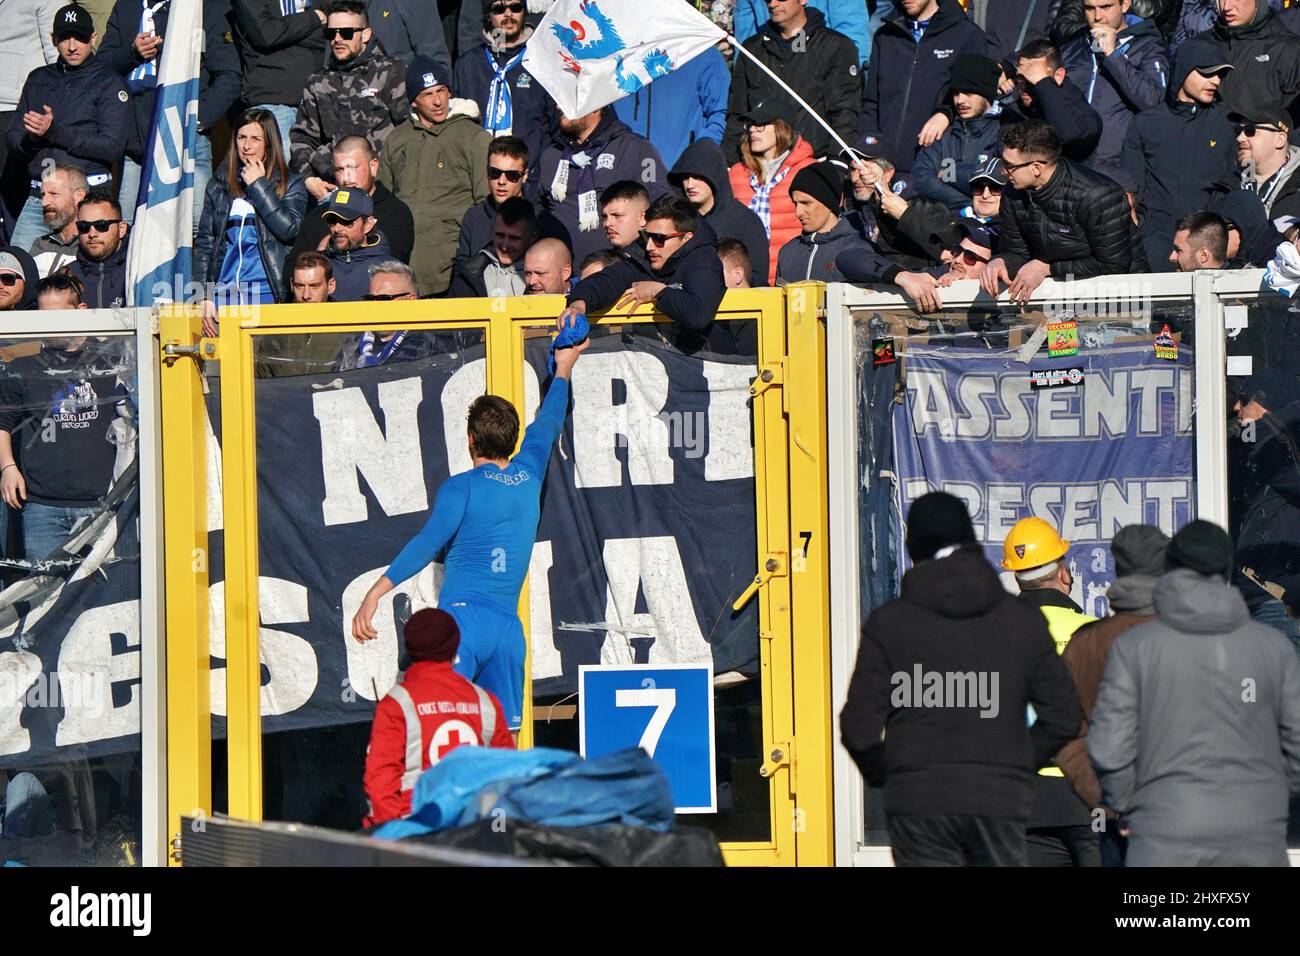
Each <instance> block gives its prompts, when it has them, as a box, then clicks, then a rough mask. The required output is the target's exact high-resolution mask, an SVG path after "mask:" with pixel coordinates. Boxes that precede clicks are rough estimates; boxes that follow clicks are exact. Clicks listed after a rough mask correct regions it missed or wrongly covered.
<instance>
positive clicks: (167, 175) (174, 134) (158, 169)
mask: <svg viewBox="0 0 1300 956" xmlns="http://www.w3.org/2000/svg"><path fill="white" fill-rule="evenodd" d="M185 112H186V114H187V118H189V119H190V121H191V122H192V123H194V124H197V123H198V116H199V101H198V100H190V102H189V104H188V106H187V107H186V109H185ZM163 124H164V125H163V127H162V129H160V130H159V132H160V133H162V135H160V136H158V137H157V138H155V139H154V143H153V162H154V175H155V176H157V177H158V180H159V182H161V183H163V185H166V186H175V185H176V184H177V183H179V182H180V181H181V176H182V175H183V174H184V173H190V174H193V172H194V157H193V156H191V155H190V151H189V150H188V149H187V150H184V151H183V153H182V146H183V145H184V143H185V134H184V130H183V128H182V125H183V124H182V123H181V114H180V111H179V110H178V109H176V107H175V106H168V107H166V108H165V109H164V110H163ZM168 145H171V147H172V149H173V150H175V151H176V152H177V154H178V156H177V158H178V159H179V160H180V165H179V166H178V165H176V164H175V163H173V162H172V160H171V156H170V155H169V154H168V150H167V147H168ZM200 201H202V199H201V197H200Z"/></svg>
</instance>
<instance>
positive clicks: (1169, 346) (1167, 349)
mask: <svg viewBox="0 0 1300 956" xmlns="http://www.w3.org/2000/svg"><path fill="white" fill-rule="evenodd" d="M1155 345H1156V358H1158V359H1166V360H1168V361H1170V362H1176V361H1178V343H1177V342H1175V341H1174V335H1173V333H1172V332H1170V331H1169V326H1167V325H1166V326H1165V327H1164V328H1162V329H1161V330H1160V334H1159V335H1157V336H1156V343H1155Z"/></svg>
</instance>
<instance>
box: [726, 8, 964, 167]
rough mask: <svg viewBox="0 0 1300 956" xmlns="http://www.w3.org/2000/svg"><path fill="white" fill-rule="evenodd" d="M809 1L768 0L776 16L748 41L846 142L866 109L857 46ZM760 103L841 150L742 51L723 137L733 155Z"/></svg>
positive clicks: (825, 146) (824, 147) (816, 145)
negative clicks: (749, 115)
mask: <svg viewBox="0 0 1300 956" xmlns="http://www.w3.org/2000/svg"><path fill="white" fill-rule="evenodd" d="M949 2H951V0H949ZM806 3H807V0H768V11H769V13H770V14H771V19H770V20H768V21H767V23H765V24H764V25H763V28H762V29H761V30H759V31H758V33H756V34H754V35H753V36H752V37H750V38H749V39H748V40H746V41H745V49H746V50H748V51H749V52H750V53H752V54H753V55H754V56H756V57H757V58H758V59H759V60H761V61H762V62H763V63H765V64H766V65H767V66H768V67H769V68H770V69H771V70H772V72H773V73H776V74H777V75H778V76H780V77H781V79H783V80H785V82H786V83H787V84H789V86H790V89H792V90H794V91H795V92H796V93H798V94H799V95H800V96H801V97H803V99H804V101H805V102H807V103H808V105H809V106H811V107H812V108H813V110H814V111H815V112H816V113H818V114H819V115H820V116H822V117H824V118H825V119H826V122H828V123H830V125H831V128H832V129H834V130H835V131H836V132H837V133H839V134H840V136H841V137H842V138H843V139H844V141H845V142H852V141H853V135H854V132H855V130H856V129H857V126H858V113H859V111H860V110H861V109H862V75H861V74H860V73H859V72H858V48H857V47H856V46H855V45H854V43H853V41H852V40H850V39H849V38H848V37H846V36H844V34H842V33H836V32H835V31H834V30H832V29H830V28H829V27H828V26H826V18H825V17H823V16H822V12H821V11H820V10H814V9H807V8H806V7H805V6H804V4H806ZM872 72H873V73H874V72H875V71H874V70H873V71H872ZM759 103H766V104H768V105H773V104H775V106H776V108H777V110H778V111H779V113H780V115H781V116H782V117H784V118H785V119H786V121H787V122H788V123H789V124H790V125H791V127H793V129H794V131H795V132H796V133H798V134H799V135H800V136H801V137H803V138H804V139H806V140H807V141H808V143H809V145H811V146H812V148H813V151H814V152H815V153H816V154H817V155H819V156H822V155H826V154H828V153H829V154H831V155H838V154H839V151H840V150H839V147H838V146H835V145H834V143H833V141H832V140H831V138H830V136H828V135H827V134H826V130H824V129H822V127H821V125H820V124H819V123H817V122H816V121H815V120H814V119H813V118H812V117H811V116H809V115H808V111H807V110H805V109H803V108H802V107H800V106H799V105H798V104H797V103H795V101H794V100H792V99H791V98H790V96H789V94H788V93H786V92H785V90H783V89H782V88H781V87H779V86H777V85H776V84H775V83H773V82H772V80H771V78H770V77H768V75H767V74H766V73H764V72H763V71H762V70H760V69H759V68H758V67H756V66H755V65H754V64H753V63H751V62H750V61H749V59H748V58H747V57H741V56H738V57H736V62H735V67H734V68H733V70H732V74H731V96H730V99H729V100H728V101H727V129H726V132H725V133H723V137H722V146H723V149H724V150H725V152H726V154H727V156H729V157H731V159H732V160H738V159H739V158H740V140H741V137H742V136H744V133H745V124H744V123H743V122H742V120H741V117H743V116H744V115H745V114H746V113H748V112H749V111H750V109H752V108H753V107H755V106H757V105H758V104H759Z"/></svg>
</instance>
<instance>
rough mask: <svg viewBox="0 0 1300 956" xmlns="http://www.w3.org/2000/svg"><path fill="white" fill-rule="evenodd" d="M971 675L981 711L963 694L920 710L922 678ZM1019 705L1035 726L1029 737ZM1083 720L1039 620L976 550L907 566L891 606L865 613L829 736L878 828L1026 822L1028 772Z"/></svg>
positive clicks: (946, 680)
mask: <svg viewBox="0 0 1300 956" xmlns="http://www.w3.org/2000/svg"><path fill="white" fill-rule="evenodd" d="M972 672H973V673H974V674H975V675H981V674H982V675H985V676H986V677H987V678H988V681H987V683H986V685H985V687H984V690H985V697H984V700H983V701H982V702H981V701H978V700H976V701H972V700H971V699H970V698H971V697H972V696H975V697H978V696H979V695H978V694H977V693H975V691H976V688H975V687H970V691H971V693H970V694H966V695H964V702H965V705H964V706H961V705H960V703H961V702H959V701H955V700H953V701H943V700H939V701H932V702H931V703H929V704H928V705H927V703H926V698H924V697H923V696H922V690H923V689H924V686H926V685H927V684H931V683H932V682H933V678H930V677H929V675H931V674H936V675H938V678H937V679H938V680H939V681H940V682H942V684H943V685H945V686H948V685H955V681H956V680H959V679H960V678H959V677H958V675H963V674H971V673H972ZM994 674H996V675H997V677H998V681H997V685H996V691H997V693H996V694H992V693H991V691H992V690H993V689H994V685H993V682H992V679H991V676H990V675H994ZM904 678H906V680H904ZM977 679H978V678H977ZM918 682H919V683H920V684H921V685H922V686H916V685H917V684H918ZM964 686H969V685H964ZM896 701H898V702H901V703H902V704H903V706H898V705H897V704H896V703H895V702H896ZM945 703H947V704H953V703H958V706H942V705H943V704H945ZM981 703H983V704H985V705H986V706H983V707H982V706H981ZM1030 704H1032V705H1033V707H1034V710H1035V711H1036V712H1037V714H1038V719H1037V720H1036V721H1035V722H1034V724H1033V726H1032V727H1031V726H1029V725H1028V722H1027V721H1026V720H1025V714H1026V713H1027V708H1028V706H1029V705H1030ZM982 714H986V715H987V716H981V715H982ZM1082 719H1083V710H1082V708H1081V707H1080V706H1079V700H1078V696H1077V695H1076V693H1075V690H1074V682H1073V681H1072V680H1071V679H1070V674H1069V671H1067V670H1066V668H1065V664H1064V663H1063V662H1062V661H1061V659H1060V657H1058V656H1057V653H1056V646H1055V644H1053V642H1052V638H1051V637H1050V636H1049V634H1048V631H1047V622H1046V620H1045V619H1044V617H1043V615H1042V614H1040V613H1039V612H1038V611H1035V610H1034V609H1033V608H1030V607H1026V606H1025V605H1023V604H1021V603H1020V602H1019V601H1017V600H1016V599H1015V598H1014V597H1012V596H1011V595H1010V594H1008V593H1007V592H1006V590H1005V589H1004V588H1003V587H1002V583H1001V582H1000V581H999V580H998V576H997V573H996V572H995V571H994V570H993V566H992V565H991V564H989V562H988V561H987V560H985V558H984V556H983V555H982V554H981V553H980V550H979V549H978V548H976V547H968V548H962V549H961V550H959V551H957V552H956V553H954V554H952V555H950V556H948V557H946V558H942V559H939V560H933V561H922V562H921V563H919V564H918V565H916V566H915V567H914V568H912V569H911V570H910V571H908V572H907V573H906V574H905V575H904V576H903V584H902V591H901V595H900V596H899V597H898V598H897V599H895V600H893V601H890V602H889V603H888V604H885V605H884V606H882V607H879V608H877V609H876V610H874V611H872V612H871V616H870V617H869V618H868V619H867V623H866V625H865V626H864V627H863V628H862V642H861V644H860V645H859V647H858V657H857V664H856V666H855V667H854V671H853V677H852V680H851V681H850V683H849V692H848V700H847V701H846V703H845V705H844V709H843V711H841V713H840V734H841V739H842V741H843V743H844V746H845V748H846V749H847V750H848V751H849V753H850V754H851V755H852V756H853V759H854V762H855V763H857V765H858V769H859V770H861V771H862V775H863V777H864V778H865V779H866V782H867V783H868V784H869V785H871V786H873V787H882V786H883V788H884V795H885V813H886V814H888V815H889V816H935V815H938V814H945V813H956V814H970V815H974V816H984V817H1001V818H1009V819H1014V820H1025V819H1026V818H1027V817H1028V816H1029V809H1030V805H1031V802H1032V800H1033V795H1034V779H1035V770H1036V769H1037V768H1038V767H1041V766H1044V765H1045V764H1046V763H1047V762H1048V761H1049V760H1050V759H1051V757H1052V756H1053V755H1054V754H1055V753H1056V752H1057V751H1058V750H1059V749H1060V748H1061V747H1062V745H1064V744H1065V743H1066V741H1068V740H1069V739H1071V738H1072V737H1073V736H1074V735H1075V734H1076V733H1077V732H1078V730H1079V726H1080V724H1081V722H1082Z"/></svg>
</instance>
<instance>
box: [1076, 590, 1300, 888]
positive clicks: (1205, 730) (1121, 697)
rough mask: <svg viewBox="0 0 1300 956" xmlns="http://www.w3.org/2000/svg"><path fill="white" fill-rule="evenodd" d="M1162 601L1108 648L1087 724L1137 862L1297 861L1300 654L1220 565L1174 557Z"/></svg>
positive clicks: (1093, 753)
mask: <svg viewBox="0 0 1300 956" xmlns="http://www.w3.org/2000/svg"><path fill="white" fill-rule="evenodd" d="M1155 607H1156V612H1157V614H1158V615H1159V617H1158V618H1157V619H1156V620H1154V621H1151V622H1149V623H1147V624H1141V625H1139V626H1137V627H1135V628H1133V629H1132V630H1130V631H1128V632H1127V633H1125V634H1124V635H1123V636H1122V637H1120V638H1119V640H1117V641H1116V642H1115V644H1114V646H1113V647H1112V648H1111V651H1110V657H1109V659H1108V661H1107V664H1106V673H1105V676H1104V677H1103V679H1102V683H1101V689H1100V691H1099V693H1098V696H1097V706H1096V708H1095V709H1094V710H1093V714H1092V725H1091V729H1090V730H1089V732H1088V756H1089V757H1090V758H1091V760H1092V763H1093V766H1094V767H1095V768H1096V770H1097V776H1098V778H1099V779H1100V781H1101V786H1102V791H1103V800H1104V802H1105V803H1106V804H1107V805H1108V806H1112V807H1115V808H1116V809H1117V810H1119V811H1120V812H1121V813H1122V814H1123V815H1124V816H1126V817H1127V818H1128V820H1129V823H1130V826H1131V830H1132V837H1131V842H1130V845H1129V854H1128V864H1129V865H1130V866H1286V864H1287V857H1286V822H1287V794H1288V791H1290V792H1292V793H1294V792H1296V791H1297V790H1300V659H1297V656H1296V653H1295V651H1294V650H1293V649H1292V647H1291V644H1290V643H1289V642H1288V641H1287V640H1286V638H1285V637H1283V636H1282V634H1281V633H1279V632H1278V631H1275V630H1273V629H1272V628H1269V627H1265V626H1264V625H1262V624H1258V623H1256V622H1254V621H1252V620H1251V619H1250V614H1249V612H1248V611H1247V609H1246V604H1245V602H1244V601H1243V600H1242V598H1241V595H1240V594H1239V593H1238V591H1237V590H1236V589H1235V588H1234V587H1232V586H1231V585H1230V584H1228V583H1227V582H1226V581H1225V580H1224V579H1223V578H1222V577H1219V576H1217V575H1216V576H1210V577H1207V576H1204V575H1201V574H1197V573H1196V572H1194V571H1190V570H1188V569H1185V568H1180V569H1177V570H1174V571H1170V572H1169V573H1168V574H1165V575H1164V576H1163V577H1162V578H1161V579H1160V581H1159V583H1158V584H1157V585H1156V590H1155Z"/></svg>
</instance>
